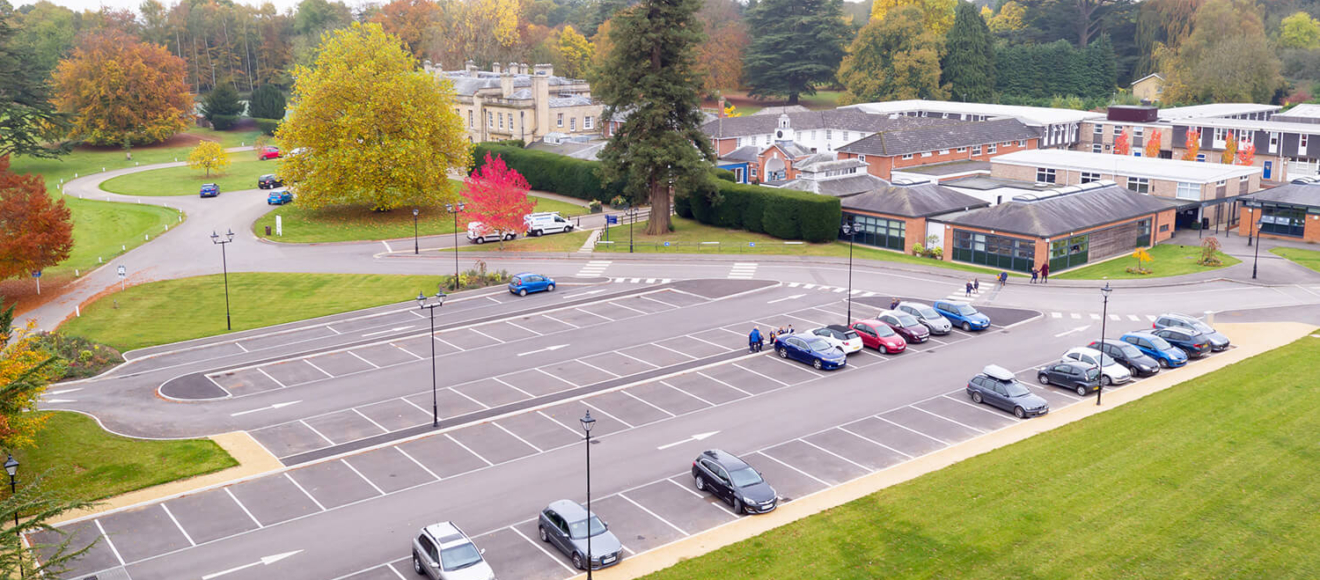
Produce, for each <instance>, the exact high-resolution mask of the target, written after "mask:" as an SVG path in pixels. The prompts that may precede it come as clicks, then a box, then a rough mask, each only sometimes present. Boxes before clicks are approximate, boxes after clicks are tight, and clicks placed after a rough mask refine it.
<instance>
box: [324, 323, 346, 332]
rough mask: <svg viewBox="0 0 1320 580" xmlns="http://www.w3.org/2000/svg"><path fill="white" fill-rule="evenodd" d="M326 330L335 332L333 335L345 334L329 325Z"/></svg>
mask: <svg viewBox="0 0 1320 580" xmlns="http://www.w3.org/2000/svg"><path fill="white" fill-rule="evenodd" d="M325 329H326V330H329V331H330V332H333V333H335V334H343V333H342V332H339V331H338V330H335V327H333V326H330V325H329V324H327V325H325Z"/></svg>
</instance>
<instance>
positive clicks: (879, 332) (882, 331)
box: [875, 324, 894, 336]
mask: <svg viewBox="0 0 1320 580" xmlns="http://www.w3.org/2000/svg"><path fill="white" fill-rule="evenodd" d="M875 334H876V336H894V329H892V328H889V327H888V326H885V325H883V324H877V325H875Z"/></svg>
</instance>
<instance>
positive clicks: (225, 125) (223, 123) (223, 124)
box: [211, 115, 238, 131]
mask: <svg viewBox="0 0 1320 580" xmlns="http://www.w3.org/2000/svg"><path fill="white" fill-rule="evenodd" d="M236 124H238V115H214V116H212V117H211V126H212V127H214V128H215V130H216V131H228V130H230V129H232V128H234V125H236Z"/></svg>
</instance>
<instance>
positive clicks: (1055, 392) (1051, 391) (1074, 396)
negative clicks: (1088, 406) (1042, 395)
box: [1031, 385, 1082, 401]
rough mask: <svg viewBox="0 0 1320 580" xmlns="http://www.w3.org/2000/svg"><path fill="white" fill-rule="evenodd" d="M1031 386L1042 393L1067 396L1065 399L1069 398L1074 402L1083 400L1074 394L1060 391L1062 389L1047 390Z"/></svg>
mask: <svg viewBox="0 0 1320 580" xmlns="http://www.w3.org/2000/svg"><path fill="white" fill-rule="evenodd" d="M1031 386H1032V387H1035V388H1037V389H1040V390H1041V391H1042V392H1046V393H1054V394H1056V395H1063V396H1065V397H1067V398H1069V399H1072V400H1074V401H1081V400H1082V398H1081V397H1078V396H1077V395H1074V394H1072V393H1070V392H1065V391H1062V390H1060V389H1047V388H1045V387H1041V386H1037V385H1031Z"/></svg>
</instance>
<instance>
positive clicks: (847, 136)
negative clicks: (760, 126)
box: [737, 129, 867, 147]
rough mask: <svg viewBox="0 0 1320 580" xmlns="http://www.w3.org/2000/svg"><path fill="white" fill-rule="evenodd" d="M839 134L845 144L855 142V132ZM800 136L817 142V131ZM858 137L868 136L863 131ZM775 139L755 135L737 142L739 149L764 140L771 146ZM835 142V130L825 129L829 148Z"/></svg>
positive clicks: (771, 136)
mask: <svg viewBox="0 0 1320 580" xmlns="http://www.w3.org/2000/svg"><path fill="white" fill-rule="evenodd" d="M839 133H840V134H841V135H842V136H843V142H844V143H851V142H852V141H853V135H854V132H853V131H840V132H839ZM800 135H801V136H802V137H806V139H807V140H808V141H815V140H816V131H815V130H811V131H803V132H802V133H801V134H800ZM856 136H857V139H862V138H864V137H866V136H867V134H866V133H864V132H861V131H857V132H856ZM774 138H775V136H774V135H773V134H769V133H767V134H765V135H760V136H757V135H753V136H751V137H738V138H737V139H738V140H737V147H742V146H743V145H756V143H757V141H758V140H762V141H763V142H764V143H765V144H766V145H769V144H771V143H773V142H774ZM833 140H834V130H833V129H825V142H826V145H827V146H828V144H829V142H830V141H833Z"/></svg>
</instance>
